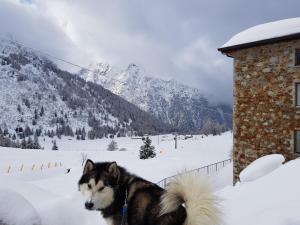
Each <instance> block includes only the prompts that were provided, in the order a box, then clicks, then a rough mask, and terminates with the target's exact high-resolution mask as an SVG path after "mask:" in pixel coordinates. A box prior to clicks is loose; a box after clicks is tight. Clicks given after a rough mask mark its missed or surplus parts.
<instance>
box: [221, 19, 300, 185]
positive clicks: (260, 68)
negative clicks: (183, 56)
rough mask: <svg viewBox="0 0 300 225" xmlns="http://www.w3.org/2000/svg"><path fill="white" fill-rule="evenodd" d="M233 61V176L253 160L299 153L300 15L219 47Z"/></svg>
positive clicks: (245, 33)
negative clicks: (268, 155) (273, 154)
mask: <svg viewBox="0 0 300 225" xmlns="http://www.w3.org/2000/svg"><path fill="white" fill-rule="evenodd" d="M218 50H219V51H221V52H222V53H223V54H226V55H227V56H229V57H232V58H233V60H234V79H233V81H234V109H233V110H234V112H233V120H234V121H233V134H234V137H233V139H234V140H233V161H234V178H235V181H236V180H237V179H238V175H239V173H240V172H241V170H242V169H244V168H245V167H246V166H247V165H248V164H250V163H251V162H252V161H254V160H255V159H257V158H259V157H261V156H264V155H267V154H272V153H280V154H283V155H284V156H285V158H286V160H291V159H294V158H295V157H298V156H299V154H300V18H293V19H287V20H281V21H276V22H271V23H267V24H261V25H258V26H255V27H252V28H250V29H247V30H245V31H243V32H241V33H239V34H237V35H235V36H234V37H232V38H231V39H230V40H229V41H228V42H227V43H225V44H224V45H223V46H222V47H221V48H219V49H218Z"/></svg>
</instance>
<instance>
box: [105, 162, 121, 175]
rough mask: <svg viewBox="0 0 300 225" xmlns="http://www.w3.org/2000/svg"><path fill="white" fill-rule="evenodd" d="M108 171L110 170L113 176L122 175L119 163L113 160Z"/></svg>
mask: <svg viewBox="0 0 300 225" xmlns="http://www.w3.org/2000/svg"><path fill="white" fill-rule="evenodd" d="M107 171H108V173H109V174H110V175H111V176H113V177H115V178H117V179H118V178H119V176H120V171H119V168H118V165H117V163H116V162H112V163H110V164H109V165H108V167H107Z"/></svg>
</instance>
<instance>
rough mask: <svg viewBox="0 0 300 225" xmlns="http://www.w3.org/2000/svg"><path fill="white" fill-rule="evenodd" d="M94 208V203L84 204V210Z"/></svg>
mask: <svg viewBox="0 0 300 225" xmlns="http://www.w3.org/2000/svg"><path fill="white" fill-rule="evenodd" d="M93 207H94V203H92V202H86V203H85V208H86V209H92V208H93Z"/></svg>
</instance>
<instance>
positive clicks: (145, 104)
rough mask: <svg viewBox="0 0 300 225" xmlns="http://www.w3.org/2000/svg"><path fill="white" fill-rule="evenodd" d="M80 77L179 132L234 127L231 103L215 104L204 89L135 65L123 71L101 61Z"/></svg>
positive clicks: (81, 73)
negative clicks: (149, 71)
mask: <svg viewBox="0 0 300 225" xmlns="http://www.w3.org/2000/svg"><path fill="white" fill-rule="evenodd" d="M79 76H80V77H81V78H83V79H85V80H86V81H91V82H94V83H97V84H100V85H102V86H103V87H104V88H107V89H108V90H110V91H112V92H113V93H115V94H117V95H119V96H121V97H123V98H125V99H126V100H128V101H129V102H131V103H133V104H135V105H137V106H138V107H140V108H141V109H143V110H145V111H147V112H149V113H151V114H152V115H154V116H155V117H157V118H159V119H161V120H163V121H165V122H167V123H170V124H172V126H174V127H175V128H176V129H177V130H179V131H182V132H199V131H200V130H201V129H202V130H203V132H206V131H204V130H210V131H208V132H211V130H213V129H215V128H216V129H219V130H220V129H221V130H222V129H223V130H226V129H230V128H231V127H232V109H231V107H230V106H227V105H212V104H210V103H209V101H208V99H207V98H205V96H204V95H203V94H202V93H201V92H200V90H198V89H196V88H191V87H188V86H186V85H183V84H180V83H178V82H176V81H174V80H162V79H157V78H153V77H150V76H148V75H147V74H146V72H145V71H143V70H142V69H140V68H139V67H138V66H137V65H135V64H130V65H129V66H128V67H127V68H126V69H124V70H122V69H118V68H115V67H112V66H110V65H109V64H106V63H98V64H96V65H91V66H90V67H89V69H82V70H81V71H80V72H79Z"/></svg>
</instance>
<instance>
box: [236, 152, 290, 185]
mask: <svg viewBox="0 0 300 225" xmlns="http://www.w3.org/2000/svg"><path fill="white" fill-rule="evenodd" d="M284 161H285V159H284V157H283V155H280V154H271V155H266V156H263V157H261V158H259V159H257V160H255V161H253V162H252V163H251V164H250V165H248V166H247V167H246V168H245V169H244V170H243V171H242V172H241V173H240V181H241V182H248V181H253V180H256V179H258V178H260V177H262V176H265V175H266V174H268V173H270V172H272V171H273V170H275V169H277V168H278V167H280V166H281V165H282V163H283V162H284Z"/></svg>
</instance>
